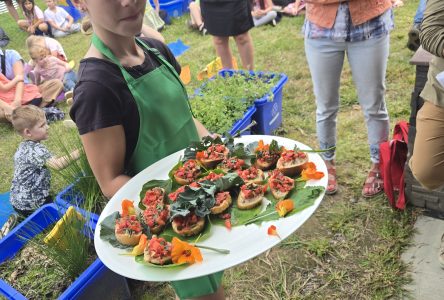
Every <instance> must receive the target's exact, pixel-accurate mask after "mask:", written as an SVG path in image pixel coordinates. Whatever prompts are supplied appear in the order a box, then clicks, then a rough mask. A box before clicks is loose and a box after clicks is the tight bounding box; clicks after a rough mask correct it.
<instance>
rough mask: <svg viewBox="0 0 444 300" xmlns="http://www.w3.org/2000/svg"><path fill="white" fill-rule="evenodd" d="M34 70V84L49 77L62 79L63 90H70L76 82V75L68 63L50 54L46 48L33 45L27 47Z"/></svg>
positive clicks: (49, 78)
mask: <svg viewBox="0 0 444 300" xmlns="http://www.w3.org/2000/svg"><path fill="white" fill-rule="evenodd" d="M29 55H30V56H31V59H32V63H33V70H34V78H35V84H37V85H39V84H40V82H45V81H47V80H51V79H59V80H61V81H63V88H64V91H65V92H68V91H72V90H73V89H74V86H75V85H76V83H77V75H76V73H75V72H74V71H73V70H72V69H71V66H70V65H69V63H67V62H64V61H62V60H60V59H58V58H57V57H54V56H52V55H51V54H50V53H49V52H48V49H46V48H42V47H40V46H33V47H31V48H30V49H29Z"/></svg>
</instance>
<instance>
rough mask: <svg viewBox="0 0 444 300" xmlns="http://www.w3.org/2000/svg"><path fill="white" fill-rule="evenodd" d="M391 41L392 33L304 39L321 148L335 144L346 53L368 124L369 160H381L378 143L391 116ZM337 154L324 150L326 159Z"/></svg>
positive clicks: (387, 127)
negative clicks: (388, 104)
mask: <svg viewBox="0 0 444 300" xmlns="http://www.w3.org/2000/svg"><path fill="white" fill-rule="evenodd" d="M389 42H390V37H389V35H386V36H383V37H381V38H376V39H368V40H365V41H360V42H335V41H331V40H328V39H305V54H306V56H307V62H308V66H309V68H310V73H311V77H312V81H313V89H314V94H315V97H316V106H317V108H316V130H317V136H318V140H319V146H320V148H321V149H327V148H330V147H332V146H336V120H337V114H338V110H339V86H340V78H341V72H342V67H343V63H344V58H345V54H347V58H348V62H349V64H350V68H351V71H352V77H353V81H354V83H355V86H356V89H357V92H358V100H359V104H360V105H361V109H362V111H363V113H364V117H365V122H366V124H367V135H368V143H369V145H370V159H371V161H372V162H373V163H378V162H379V144H380V143H381V142H384V141H386V140H387V138H388V135H389V116H388V112H387V108H386V105H385V100H384V93H385V72H386V68H387V59H388V54H389ZM334 157H335V152H334V151H328V152H324V153H323V158H324V159H325V160H332V159H334Z"/></svg>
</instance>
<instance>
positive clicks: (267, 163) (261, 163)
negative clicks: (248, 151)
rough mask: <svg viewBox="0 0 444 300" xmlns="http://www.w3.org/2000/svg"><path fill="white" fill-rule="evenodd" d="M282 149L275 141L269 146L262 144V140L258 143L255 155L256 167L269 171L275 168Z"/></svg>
mask: <svg viewBox="0 0 444 300" xmlns="http://www.w3.org/2000/svg"><path fill="white" fill-rule="evenodd" d="M281 152H282V149H281V148H280V147H279V145H278V143H277V142H276V141H275V140H272V141H271V143H270V145H268V144H266V145H265V144H264V141H263V140H260V141H259V144H258V146H257V148H256V149H255V153H256V167H257V168H259V169H261V170H269V169H272V168H274V167H275V166H276V163H277V161H278V159H279V157H280V155H281Z"/></svg>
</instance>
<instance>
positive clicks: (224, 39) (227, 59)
mask: <svg viewBox="0 0 444 300" xmlns="http://www.w3.org/2000/svg"><path fill="white" fill-rule="evenodd" d="M213 43H214V48H216V53H217V55H218V56H220V59H221V61H222V66H223V67H224V68H225V69H232V68H233V55H232V54H231V50H230V45H229V37H228V36H213Z"/></svg>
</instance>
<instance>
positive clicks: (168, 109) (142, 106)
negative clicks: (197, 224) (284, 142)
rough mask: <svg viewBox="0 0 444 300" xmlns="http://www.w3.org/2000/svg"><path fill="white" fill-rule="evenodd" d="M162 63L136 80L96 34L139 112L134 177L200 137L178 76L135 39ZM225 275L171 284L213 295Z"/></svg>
mask: <svg viewBox="0 0 444 300" xmlns="http://www.w3.org/2000/svg"><path fill="white" fill-rule="evenodd" d="M136 42H137V44H138V45H139V47H141V48H142V49H144V50H147V51H148V52H151V53H153V54H154V56H155V57H156V58H157V60H158V61H159V63H160V67H158V68H156V69H154V70H153V71H151V72H149V73H147V74H145V75H142V76H140V77H139V78H133V77H132V76H131V75H130V74H129V73H128V71H126V70H125V68H124V67H123V66H122V65H121V64H120V62H119V60H118V59H117V58H116V57H115V56H114V54H113V53H112V52H111V50H110V49H109V48H108V47H107V46H106V45H105V44H104V43H103V42H102V41H101V40H100V39H99V38H98V37H97V36H96V35H95V34H94V35H93V37H92V43H93V45H94V46H95V47H96V48H97V50H99V51H100V52H101V53H102V54H103V55H104V56H105V57H107V58H108V59H109V60H111V61H112V62H113V63H115V64H116V65H117V66H118V67H119V68H120V70H121V72H122V75H123V77H124V78H125V81H126V82H127V85H128V88H129V90H130V92H131V94H132V95H133V97H134V100H135V101H136V104H137V109H138V112H139V120H140V121H139V122H140V123H139V136H138V139H137V144H136V147H135V149H134V152H133V154H132V157H131V159H130V161H129V166H128V172H129V174H130V175H135V174H137V173H139V172H140V171H142V170H143V169H145V168H146V167H148V166H149V165H151V164H152V163H154V162H156V161H158V160H160V159H162V158H164V157H165V156H167V155H169V154H171V153H174V152H176V151H178V150H180V149H183V148H185V147H187V146H188V145H189V144H190V142H191V141H198V140H199V135H198V134H197V129H196V126H195V124H194V121H193V117H192V115H191V111H190V107H189V103H188V96H187V92H186V90H185V87H184V86H183V84H182V81H181V80H180V78H179V75H178V74H177V72H176V71H175V69H174V68H173V66H171V64H170V63H168V62H167V61H166V59H165V58H164V57H163V56H162V55H160V53H159V51H158V50H157V49H153V48H150V47H148V46H147V45H145V44H144V43H143V42H141V41H139V40H137V39H136ZM222 274H223V272H219V273H216V274H212V275H208V276H202V277H198V278H195V279H189V280H181V281H174V282H172V283H171V284H172V286H173V288H174V289H175V291H176V293H177V295H178V296H179V297H180V298H181V299H183V298H192V297H199V296H203V295H208V294H212V293H214V292H216V291H217V289H218V288H219V285H220V282H221V280H222Z"/></svg>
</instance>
